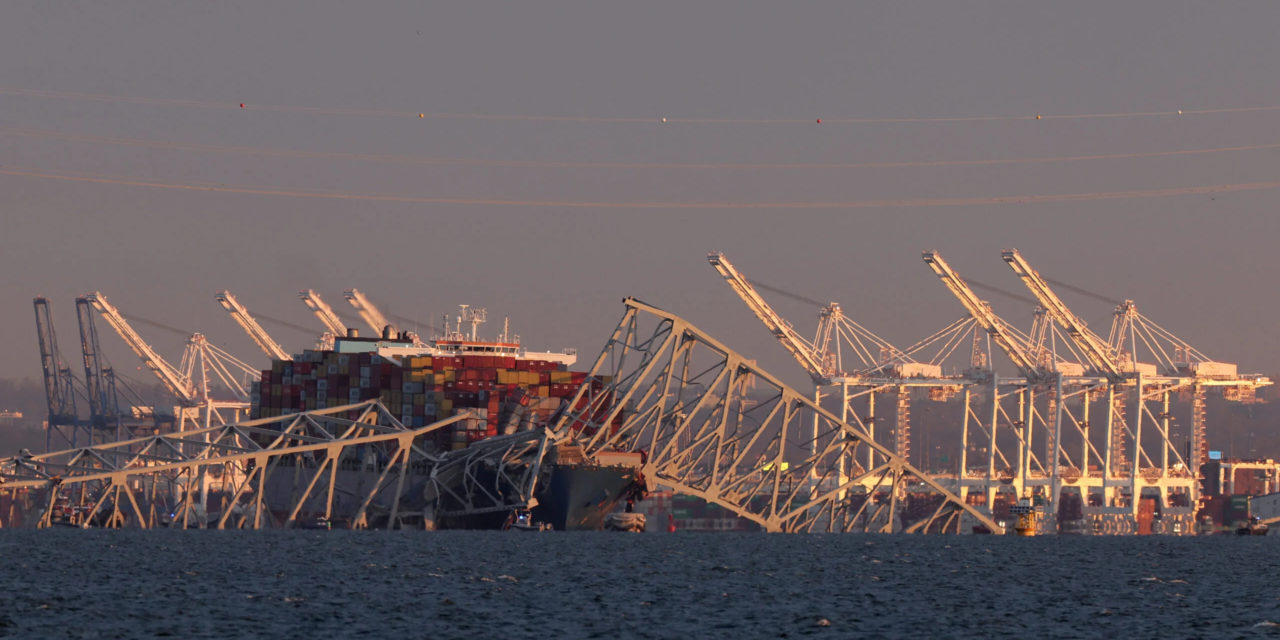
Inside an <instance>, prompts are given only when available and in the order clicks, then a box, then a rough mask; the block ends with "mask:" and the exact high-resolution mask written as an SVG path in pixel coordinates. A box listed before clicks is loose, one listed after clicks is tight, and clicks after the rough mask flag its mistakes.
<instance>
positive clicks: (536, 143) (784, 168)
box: [0, 0, 1280, 404]
mask: <svg viewBox="0 0 1280 640" xmlns="http://www.w3.org/2000/svg"><path fill="white" fill-rule="evenodd" d="M1276 33H1280V4H1277V3H1275V2H1214V3H1210V2H1174V1H1168V0H1160V1H1154V0H1152V1H1142V2H1115V1H1107V2H1083V1H1082V2H1070V3H1066V2H1034V1H1033V2H1028V1H1023V0H1019V1H1016V2H1015V1H1010V2H953V1H946V2H943V1H922V2H769V3H750V2H740V1H733V2H730V1H727V0H714V1H708V2H629V3H600V2H580V3H568V2H538V3H486V2H460V3H453V4H442V3H423V2H408V1H405V2H373V3H351V2H329V1H324V2H316V1H312V2H266V3H264V2H217V3H211V2H173V1H164V2H111V3H99V2H65V3H64V2H60V3H49V2H44V1H39V0H37V1H30V2H25V1H12V2H6V3H5V4H4V6H3V8H2V9H0V294H3V295H4V297H5V300H7V301H8V302H9V304H7V305H4V307H3V310H2V311H0V329H2V330H0V376H4V377H20V376H31V377H35V376H38V375H39V358H38V352H37V348H36V337H35V330H34V323H33V320H32V312H31V307H30V299H31V298H32V297H33V296H36V295H45V296H48V297H50V298H51V299H52V301H53V309H54V312H55V314H56V325H57V328H58V330H59V331H60V334H61V338H62V345H63V349H62V350H63V353H64V355H66V356H69V357H71V358H75V357H77V355H78V349H77V347H76V342H75V337H76V325H75V315H74V306H73V299H74V297H75V296H76V295H77V294H80V293H83V292H85V291H90V290H95V289H96V290H101V291H102V292H104V293H105V294H106V295H107V296H108V297H109V298H110V299H111V300H112V301H113V302H114V303H115V304H116V305H117V306H119V307H120V308H121V309H123V310H124V311H125V312H126V313H129V314H132V315H135V316H140V317H144V318H148V319H151V320H155V321H158V322H161V323H164V324H166V325H171V326H174V327H180V328H183V329H185V330H191V331H196V330H199V331H204V332H206V333H207V334H209V335H210V337H211V338H212V339H213V340H214V341H215V342H218V343H221V344H224V345H226V346H227V347H228V348H230V349H231V350H232V351H234V352H236V353H238V354H242V357H245V358H248V359H251V361H253V362H254V363H261V362H262V361H263V357H262V356H261V355H260V354H258V352H257V351H256V350H254V349H253V347H252V345H251V343H249V342H248V340H247V339H246V338H244V337H243V336H242V335H241V333H240V332H239V330H238V329H237V328H236V326H235V325H234V324H232V322H231V320H230V318H228V317H227V316H226V315H225V314H224V313H223V312H222V311H221V309H220V308H219V307H218V306H217V305H216V303H215V302H214V300H213V293H214V292H215V291H216V290H219V289H229V290H231V291H232V292H234V293H235V294H236V295H237V296H238V297H239V298H240V300H241V302H243V303H244V304H246V305H247V306H248V307H249V309H250V310H251V311H256V312H260V313H262V314H265V315H268V316H272V317H275V318H280V319H285V320H288V321H290V322H293V323H296V324H302V325H308V326H314V327H316V329H317V330H319V327H320V325H319V324H318V323H317V322H316V321H315V320H314V319H313V318H312V317H311V316H310V315H309V313H308V312H307V311H306V309H305V308H304V307H303V305H302V304H301V303H300V302H299V301H298V299H297V295H296V294H297V292H298V291H299V290H300V289H304V288H314V289H316V290H318V291H320V292H321V293H322V294H324V295H326V297H327V298H328V300H329V301H330V302H331V303H333V304H334V305H335V306H337V307H339V310H340V311H342V312H343V313H345V314H347V315H349V316H353V315H354V314H352V313H351V312H350V311H348V310H347V309H346V308H345V303H344V302H343V300H342V291H343V290H344V289H348V288H351V287H357V288H360V289H361V290H363V291H364V292H365V293H366V294H368V295H369V296H370V297H371V298H372V299H373V300H374V301H376V302H378V303H380V304H381V305H382V306H383V307H384V309H385V310H388V311H391V312H392V313H395V314H397V315H401V316H407V317H411V318H418V319H422V320H424V321H429V320H434V319H435V318H437V317H438V316H439V315H440V314H442V313H445V312H448V311H451V310H453V309H455V308H456V305H457V304H459V303H468V304H472V305H478V306H484V307H488V308H489V310H490V314H491V318H494V319H496V320H497V321H496V322H491V324H490V327H489V333H496V331H497V330H498V329H499V328H500V320H501V316H503V315H510V316H511V318H512V328H513V330H514V331H515V332H516V333H519V334H521V335H522V336H523V338H524V340H525V342H526V343H527V344H529V345H530V346H532V347H534V348H560V347H566V346H572V347H577V348H578V349H579V350H580V351H581V352H583V353H584V355H585V357H586V358H587V359H589V358H591V357H593V356H594V354H595V353H597V352H598V351H599V349H600V347H601V345H602V343H603V341H604V339H605V338H606V337H607V335H608V333H609V332H610V331H611V330H612V328H613V326H614V325H615V323H616V321H617V319H618V317H619V315H620V313H621V306H620V305H619V300H620V299H621V298H622V297H624V296H627V295H633V296H636V297H639V298H641V299H643V300H646V301H648V302H650V303H653V304H656V305H658V306H660V307H664V308H666V309H668V310H670V311H673V312H675V313H678V314H681V315H684V316H685V317H687V318H689V319H690V320H692V321H694V322H695V323H697V324H698V325H699V326H701V327H702V328H703V329H705V330H707V331H708V332H710V333H712V334H713V335H716V336H718V337H719V338H721V339H722V340H723V341H725V342H726V343H728V344H729V345H730V346H732V347H735V348H738V349H740V350H742V351H743V352H745V353H746V354H747V355H748V356H751V357H756V358H758V359H760V360H761V362H762V363H763V364H765V366H766V367H768V368H770V369H772V370H774V371H775V372H777V373H779V374H780V375H782V376H783V377H784V378H787V379H790V380H793V381H800V380H803V377H802V376H799V375H797V373H796V372H797V368H796V365H795V364H794V363H792V362H791V361H790V359H789V358H788V357H787V356H786V354H785V352H783V351H782V349H781V348H780V347H778V346H777V345H776V344H775V343H773V341H772V339H771V338H770V336H769V335H768V333H767V332H766V331H765V330H764V329H763V328H762V326H761V325H760V324H759V322H758V321H756V320H755V318H754V317H753V316H751V315H750V313H749V312H748V311H747V310H746V307H745V306H743V305H742V304H741V303H740V302H738V301H737V299H736V297H734V296H733V294H732V293H731V292H730V291H729V289H728V288H727V287H726V286H725V285H724V284H723V283H722V282H721V281H720V280H719V278H718V276H717V275H716V274H715V272H714V271H713V270H712V269H711V268H710V267H709V266H708V265H707V264H706V259H705V256H706V253H707V252H708V251H711V250H722V251H725V252H726V253H727V254H728V256H729V257H730V259H732V260H733V261H734V262H735V263H736V264H737V266H739V267H740V268H741V269H742V270H743V271H744V272H746V273H747V275H748V276H750V277H752V278H755V279H758V280H761V281H764V282H767V283H770V284H772V285H775V286H781V287H784V288H787V289H790V290H792V291H795V292H796V293H800V294H803V295H805V296H809V297H812V298H818V299H822V300H836V301H840V302H842V303H843V305H844V308H845V310H846V312H847V313H848V314H849V315H851V316H853V317H854V318H855V319H856V320H857V321H859V322H860V323H862V324H863V325H865V326H867V327H869V328H871V329H873V330H875V331H877V332H879V333H881V334H882V335H883V336H884V337H886V338H888V339H889V340H891V341H893V342H897V343H903V344H906V343H910V342H913V341H914V340H916V339H917V338H919V337H922V336H923V335H926V334H928V333H931V332H932V331H933V330H934V329H936V328H938V327H940V326H942V325H944V324H946V323H947V322H949V321H951V320H953V319H955V318H957V317H959V316H960V315H961V314H962V309H961V307H960V306H959V304H958V303H957V302H956V301H955V300H954V299H953V298H952V297H951V296H950V295H949V294H948V293H947V291H946V290H945V289H944V288H943V287H942V286H941V285H940V284H939V283H938V282H937V279H936V278H935V277H934V276H933V275H932V272H930V271H929V269H928V268H927V267H926V266H925V265H924V264H923V263H922V261H921V259H920V251H921V250H923V249H937V250H939V251H940V252H941V253H942V255H944V256H945V257H946V258H947V259H948V260H949V261H950V262H951V264H952V265H953V266H955V267H956V268H957V269H958V270H959V271H960V272H961V273H962V274H964V275H967V276H971V277H973V278H974V279H977V280H979V281H983V282H989V283H992V284H999V285H1001V286H1003V287H1005V288H1008V289H1010V290H1012V291H1017V292H1019V293H1021V292H1023V291H1024V290H1023V289H1022V287H1021V285H1020V283H1019V282H1018V281H1017V279H1016V278H1015V277H1014V275H1013V273H1012V272H1011V271H1010V270H1009V269H1008V267H1007V266H1005V265H1004V263H1003V262H1002V261H1001V260H1000V257H999V251H1000V250H1001V249H1002V248H1006V247H1017V248H1019V249H1021V250H1022V252H1023V254H1024V255H1025V256H1026V257H1027V258H1028V259H1029V260H1030V261H1031V263H1032V264H1033V265H1035V266H1036V267H1037V268H1039V270H1040V271H1041V272H1043V273H1044V274H1045V275H1047V276H1049V277H1052V278H1055V279H1057V280H1062V281H1065V282H1069V283H1071V284H1074V285H1076V286H1079V287H1083V288H1085V289H1089V290H1092V291H1096V292H1099V293H1103V294H1106V295H1108V296H1112V297H1116V298H1125V297H1128V298H1134V299H1135V300H1137V302H1138V304H1139V307H1140V309H1141V310H1142V311H1143V312H1144V313H1145V314H1146V315H1148V316H1150V317H1152V318H1154V319H1156V320H1157V321H1158V322H1160V323H1161V324H1162V325H1163V326H1165V327H1166V328H1168V329H1170V330H1172V331H1173V332H1175V333H1177V334H1179V335H1180V336H1181V337H1183V338H1185V339H1187V340H1188V341H1190V342H1191V343H1193V344H1195V345H1197V346H1198V347H1199V348H1200V349H1201V350H1202V351H1204V352H1206V353H1207V354H1208V355H1209V356H1211V357H1214V358H1216V359H1220V360H1229V361H1238V362H1240V363H1241V365H1242V367H1243V368H1245V369H1249V370H1263V371H1268V372H1275V371H1280V341H1277V340H1276V339H1275V338H1274V337H1273V334H1274V332H1275V330H1276V327H1275V320H1274V319H1275V318H1276V317H1277V315H1280V301H1278V300H1277V296H1276V295H1275V293H1274V292H1273V286H1274V284H1275V283H1276V280H1277V278H1276V276H1277V275H1278V274H1280V267H1277V266H1276V265H1277V264H1278V262H1277V258H1276V246H1277V239H1278V238H1280V233H1278V232H1280V216H1277V215H1276V206H1275V203H1276V201H1277V196H1280V188H1275V187H1274V186H1273V185H1271V184H1270V183H1272V182H1273V181H1277V180H1280V174H1278V173H1277V170H1276V167H1277V163H1276V159H1277V157H1278V155H1280V65H1277V64H1276V62H1277V61H1278V60H1280V39H1277V38H1276V37H1275V36H1276ZM241 103H244V105H245V108H243V109H242V108H240V104H241ZM1246 108H1250V109H1246ZM1179 110H1182V112H1183V113H1182V114H1181V115H1179V114H1178V113H1177V112H1178V111H1179ZM419 113H421V114H423V115H424V117H421V118H419V117H418V114H419ZM1036 115H1041V116H1042V118H1041V119H1038V120H1037V119H1036V118H1035V116H1036ZM490 116H493V117H490ZM498 116H501V117H498ZM1059 116H1072V117H1059ZM1100 116H1107V117H1100ZM663 118H667V122H666V123H663V122H662V119H663ZM819 118H821V119H822V120H823V122H822V123H821V124H819V123H817V122H816V120H817V119H819ZM1171 152H1184V153H1171ZM38 176H44V177H38ZM86 177H87V178H91V179H94V180H97V181H83V180H80V178H86ZM146 185H150V186H146ZM1239 185H1245V188H1237V187H1238V186H1239ZM205 187H213V188H214V190H210V189H206V188H205ZM1206 187H1207V188H1210V189H1205V188H1206ZM267 192H270V193H267ZM1115 194H1127V195H1126V196H1125V197H1112V196H1114V195H1115ZM318 196H323V197H318ZM1009 197H1015V198H1014V199H1012V200H1006V198H1009ZM1017 197H1021V198H1017ZM636 203H651V204H652V206H647V207H628V206H624V205H630V204H636ZM708 204H715V206H707V205H708ZM1063 297H1064V298H1065V299H1066V300H1067V301H1068V303H1070V304H1072V305H1073V306H1074V307H1075V308H1076V310H1077V312H1078V313H1079V314H1080V315H1082V316H1084V317H1085V318H1086V319H1088V320H1089V321H1090V322H1091V323H1092V325H1093V326H1094V327H1095V328H1096V329H1098V330H1099V331H1102V332H1104V333H1105V329H1106V323H1107V322H1108V318H1109V313H1110V308H1109V307H1108V306H1107V305H1105V304H1103V303H1100V302H1097V301H1094V300H1090V299H1088V298H1081V297H1079V296H1074V297H1073V295H1071V294H1069V293H1064V294H1063ZM774 299H775V301H776V302H777V306H778V308H779V309H780V310H781V311H782V312H783V313H784V314H786V315H787V316H788V317H789V318H790V319H791V320H792V321H793V322H794V323H795V325H796V326H797V327H799V328H801V331H802V333H809V332H810V331H811V330H812V327H813V325H814V322H815V320H814V316H815V311H814V310H813V309H812V308H810V307H806V306H805V305H800V304H797V303H795V302H793V301H790V300H787V299H785V298H774ZM992 302H993V303H994V304H995V306H996V309H997V311H999V312H1000V313H1001V314H1002V315H1004V316H1005V317H1006V318H1007V319H1009V320H1010V321H1012V322H1014V323H1015V324H1017V325H1020V326H1026V325H1027V324H1029V319H1030V309H1029V308H1028V307H1027V305H1025V304H1022V303H1018V302H1013V301H1009V300H1006V299H1001V298H993V299H992ZM266 326H267V328H268V329H269V330H271V331H272V332H273V333H274V335H275V337H276V338H277V339H278V340H279V341H280V342H283V343H284V344H285V345H286V347H288V348H290V349H293V350H298V349H301V348H302V347H304V346H306V345H307V344H309V342H310V339H309V338H308V336H307V335H306V334H303V333H300V332H298V331H295V330H290V329H287V328H282V327H278V326H275V325H271V324H267V325H266ZM100 330H101V331H103V333H104V335H103V340H104V342H106V343H107V348H108V352H109V354H110V356H111V360H112V361H113V362H114V363H115V364H116V365H117V366H118V367H119V368H120V369H126V368H129V367H132V366H134V365H135V363H134V360H133V359H132V356H131V355H130V354H129V353H128V352H127V351H126V350H125V349H124V348H123V346H122V343H121V342H120V341H119V340H118V339H117V338H116V337H115V336H114V335H112V334H111V333H110V332H109V330H108V329H107V328H106V327H105V325H101V324H100ZM139 330H140V332H141V333H143V334H144V336H146V337H147V338H148V339H149V340H152V342H153V343H154V344H155V345H156V346H157V347H158V348H159V349H160V350H161V352H162V353H164V354H165V355H166V356H167V357H169V358H171V359H172V360H174V361H176V360H177V359H178V357H179V355H180V353H181V347H182V343H183V339H182V338H181V337H180V336H178V335H174V334H171V333H169V332H166V331H163V330H161V329H158V328H155V327H152V326H146V325H140V326H139ZM136 375H137V377H138V378H144V376H143V375H142V374H141V373H138V374H136ZM2 402H3V399H0V404H2Z"/></svg>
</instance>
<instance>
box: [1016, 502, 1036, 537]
mask: <svg viewBox="0 0 1280 640" xmlns="http://www.w3.org/2000/svg"><path fill="white" fill-rule="evenodd" d="M1009 513H1010V514H1011V515H1015V516H1018V523H1017V524H1015V525H1014V526H1013V531H1014V533H1015V534H1017V535H1019V536H1034V535H1037V534H1039V533H1040V506H1039V505H1035V504H1032V502H1031V499H1030V498H1022V499H1020V500H1018V504H1015V505H1010V506H1009Z"/></svg>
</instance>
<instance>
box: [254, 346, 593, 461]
mask: <svg viewBox="0 0 1280 640" xmlns="http://www.w3.org/2000/svg"><path fill="white" fill-rule="evenodd" d="M586 380H587V374H586V373H584V372H577V371H568V370H566V367H565V366H564V365H561V364H558V363H555V362H549V361H542V360H528V359H523V358H516V357H509V356H479V355H460V356H440V355H436V356H431V355H406V356H402V357H396V356H382V355H378V354H377V353H375V352H372V351H370V352H357V353H340V352H335V351H305V352H303V353H302V354H301V355H300V356H299V357H298V358H296V359H294V360H292V361H289V360H276V361H274V362H273V363H272V366H271V369H269V370H266V371H263V372H262V377H261V379H260V380H259V382H258V383H257V384H255V385H254V387H253V391H252V398H251V400H252V404H253V408H252V417H254V418H270V417H276V416H280V415H284V414H289V413H296V412H299V411H310V410H314V409H326V408H330V407H339V406H342V405H347V404H353V403H357V402H362V401H365V400H372V399H378V400H381V401H382V404H383V405H385V406H386V407H387V408H388V409H389V410H390V411H391V413H392V414H393V415H395V416H396V417H397V418H398V419H399V420H400V422H401V423H403V424H404V425H405V426H406V427H421V426H426V425H429V424H431V423H433V422H436V421H438V420H443V419H445V418H448V417H450V416H453V415H456V414H458V413H460V412H467V411H469V412H472V413H473V414H474V417H472V418H468V419H465V420H463V421H462V422H460V423H457V424H455V425H452V426H450V427H446V428H444V429H441V430H440V431H439V432H437V433H436V437H435V439H434V443H435V445H436V447H437V449H438V450H440V451H447V450H451V449H461V448H464V447H466V445H467V444H468V443H470V442H474V441H477V440H482V439H484V438H488V437H492V436H495V435H498V434H500V433H514V432H515V431H519V430H523V429H528V428H529V427H530V426H531V425H532V424H534V423H537V422H539V421H543V420H546V419H548V418H549V417H551V415H552V414H554V413H555V412H556V411H557V410H558V409H559V408H560V407H561V405H562V404H565V403H567V402H568V401H569V400H570V399H572V397H573V396H574V395H575V394H576V393H577V391H578V388H579V387H580V386H582V384H583V383H584V382H585V381H586ZM592 386H593V389H595V390H597V391H598V390H599V389H600V388H601V387H602V385H601V382H600V381H599V380H595V381H593V384H592ZM347 417H349V418H351V419H355V418H357V417H358V416H357V415H356V412H354V411H353V412H351V414H350V415H348V416H347Z"/></svg>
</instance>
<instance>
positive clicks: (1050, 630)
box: [0, 529, 1280, 638]
mask: <svg viewBox="0 0 1280 640" xmlns="http://www.w3.org/2000/svg"><path fill="white" fill-rule="evenodd" d="M1277 552H1280V540H1276V539H1274V538H1270V537H1265V538H1263V537H1259V538H1236V537H1227V536H1221V537H1201V538H1172V537H1128V538H1117V537H1067V536H1061V537H1041V538H1014V537H996V536H905V535H897V536H887V535H852V534H851V535H766V534H748V533H717V534H694V533H677V534H674V535H672V534H653V533H649V534H620V533H575V532H554V533H523V532H505V533H504V532H470V531H440V532H432V533H427V532H385V531H382V532H379V531H371V532H354V531H330V532H321V531H263V532H247V531H167V530H166V531H102V530H89V531H79V530H61V529H55V530H46V531H35V530H8V531H0V559H3V562H0V637H15V638H39V637H51V638H134V637H157V636H169V637H184V638H185V637H219V638H221V637H307V638H328V637H349V636H364V637H378V638H386V637H411V638H416V637H432V638H476V637H487V636H488V637H492V636H500V637H504V638H525V637H529V638H591V637H599V638H631V637H638V638H679V637H708V638H721V637H738V638H755V637H760V638H778V637H800V636H805V637H809V636H814V637H821V636H826V637H830V638H838V637H855V636H856V637H920V638H963V637H972V638H989V637H994V636H1006V637H1021V638H1041V637H1060V638H1077V637H1101V636H1114V637H1126V638H1133V637H1139V638H1142V637H1150V638H1157V637H1158V638H1204V637H1264V636H1280V586H1278V585H1277V575H1280V574H1278V572H1277V565H1278V564H1280V562H1278V560H1277V558H1278V557H1280V555H1278V553H1277Z"/></svg>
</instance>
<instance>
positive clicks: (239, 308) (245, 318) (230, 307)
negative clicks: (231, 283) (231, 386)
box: [213, 291, 293, 360]
mask: <svg viewBox="0 0 1280 640" xmlns="http://www.w3.org/2000/svg"><path fill="white" fill-rule="evenodd" d="M213 297H214V299H216V300H217V301H218V304H220V305H222V308H223V309H226V310H227V312H228V313H230V314H231V319H232V320H235V321H236V324H238V325H240V328H241V329H244V332H245V333H247V334H249V337H250V338H251V339H252V340H253V343H254V344H256V345H258V348H259V349H261V350H262V352H263V353H265V354H267V357H268V358H272V359H275V360H292V359H293V358H292V357H290V356H289V353H288V352H287V351H285V350H284V347H281V346H280V343H278V342H276V341H275V340H272V339H271V336H270V335H267V332H266V330H265V329H263V328H262V325H260V324H258V321H257V320H254V319H253V316H251V315H249V310H248V309H245V308H244V305H242V304H240V302H239V301H238V300H236V298H235V296H233V295H231V292H230V291H219V292H218V293H217V294H215V295H214V296H213Z"/></svg>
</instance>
